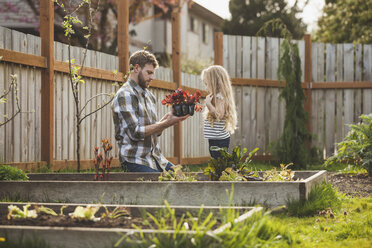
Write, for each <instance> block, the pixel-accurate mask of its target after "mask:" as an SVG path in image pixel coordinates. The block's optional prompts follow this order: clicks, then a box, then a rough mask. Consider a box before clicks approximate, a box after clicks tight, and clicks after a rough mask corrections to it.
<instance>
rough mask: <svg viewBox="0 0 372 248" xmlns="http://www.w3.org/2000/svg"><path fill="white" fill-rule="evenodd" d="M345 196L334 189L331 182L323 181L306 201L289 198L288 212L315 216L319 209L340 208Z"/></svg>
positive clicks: (292, 214) (300, 215)
mask: <svg viewBox="0 0 372 248" xmlns="http://www.w3.org/2000/svg"><path fill="white" fill-rule="evenodd" d="M343 197H344V196H343V195H341V194H339V193H338V192H337V191H336V190H335V189H333V187H332V185H331V184H328V183H322V184H318V185H316V186H315V187H314V188H313V189H312V190H311V192H310V194H309V198H308V199H307V200H306V201H301V200H294V201H293V200H289V201H288V202H287V209H288V214H289V215H291V216H297V217H303V216H314V215H316V214H317V213H318V211H321V210H326V209H327V208H331V209H332V210H333V211H334V210H338V209H339V208H340V206H341V201H342V198H343Z"/></svg>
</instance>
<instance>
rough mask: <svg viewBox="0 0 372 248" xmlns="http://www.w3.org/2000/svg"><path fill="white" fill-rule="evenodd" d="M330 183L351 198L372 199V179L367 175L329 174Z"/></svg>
mask: <svg viewBox="0 0 372 248" xmlns="http://www.w3.org/2000/svg"><path fill="white" fill-rule="evenodd" d="M328 182H329V183H331V184H332V185H333V186H335V187H336V188H337V190H338V191H339V192H341V193H345V194H347V195H349V196H353V197H354V196H359V197H372V177H368V176H367V174H356V175H352V174H343V173H339V172H328Z"/></svg>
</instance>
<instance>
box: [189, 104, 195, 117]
mask: <svg viewBox="0 0 372 248" xmlns="http://www.w3.org/2000/svg"><path fill="white" fill-rule="evenodd" d="M188 107H189V114H190V115H191V116H192V115H194V109H195V103H193V104H190V105H188Z"/></svg>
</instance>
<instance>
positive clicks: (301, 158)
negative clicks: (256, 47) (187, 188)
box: [276, 39, 310, 169]
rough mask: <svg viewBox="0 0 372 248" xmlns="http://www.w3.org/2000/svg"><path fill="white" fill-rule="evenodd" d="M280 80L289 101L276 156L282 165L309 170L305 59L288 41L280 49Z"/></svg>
mask: <svg viewBox="0 0 372 248" xmlns="http://www.w3.org/2000/svg"><path fill="white" fill-rule="evenodd" d="M280 50H281V51H280V60H279V68H278V78H279V79H280V80H281V81H285V82H286V85H285V87H284V88H283V89H282V91H281V93H280V97H281V98H283V99H284V100H285V103H286V114H285V121H284V130H283V133H282V135H281V137H280V139H279V142H278V143H277V146H276V154H277V156H278V158H279V160H280V161H281V162H284V163H290V162H292V163H293V164H294V167H295V168H297V169H299V168H302V169H305V168H306V164H307V162H308V159H309V151H308V149H307V147H306V145H305V142H306V141H307V140H308V139H309V138H310V134H309V132H308V130H307V128H306V122H307V118H308V117H307V113H306V112H305V108H304V102H305V94H304V91H303V89H302V87H301V75H302V72H301V58H300V56H299V53H298V46H297V44H293V43H292V42H291V40H289V39H284V40H283V43H282V45H281V47H280Z"/></svg>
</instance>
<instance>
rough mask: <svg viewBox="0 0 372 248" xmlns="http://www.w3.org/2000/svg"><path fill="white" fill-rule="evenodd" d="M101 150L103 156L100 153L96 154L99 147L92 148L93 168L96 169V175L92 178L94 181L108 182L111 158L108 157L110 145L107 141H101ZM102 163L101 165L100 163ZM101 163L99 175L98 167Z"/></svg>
mask: <svg viewBox="0 0 372 248" xmlns="http://www.w3.org/2000/svg"><path fill="white" fill-rule="evenodd" d="M101 142H102V146H101V147H102V149H103V153H104V155H102V153H98V151H99V147H97V146H96V147H94V156H95V158H94V159H93V163H94V167H95V169H96V175H95V176H94V180H95V181H99V180H110V167H111V162H112V159H113V157H112V156H110V152H111V150H112V144H110V143H109V141H108V140H107V139H103V140H102V141H101ZM102 162H103V163H102ZM101 163H102V174H101V175H100V174H99V170H100V166H101Z"/></svg>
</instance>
